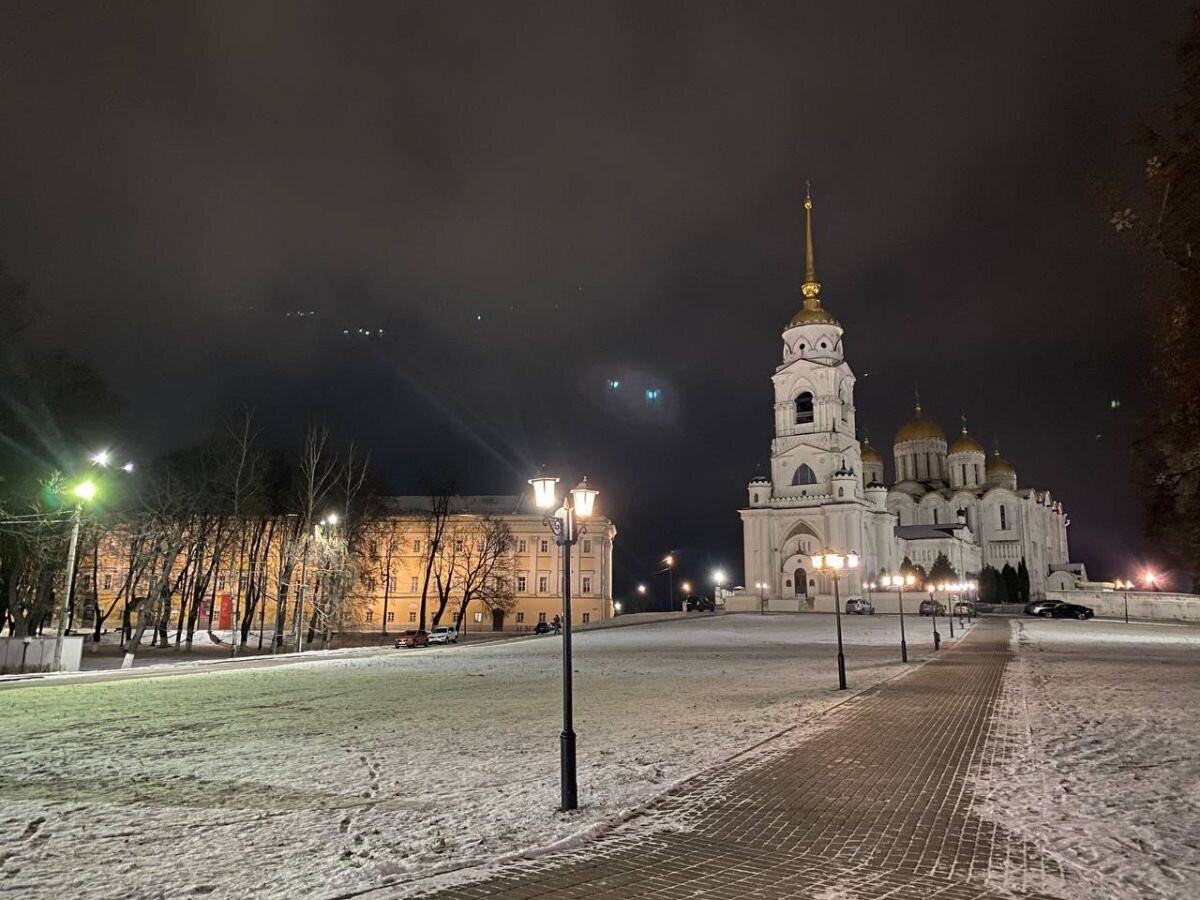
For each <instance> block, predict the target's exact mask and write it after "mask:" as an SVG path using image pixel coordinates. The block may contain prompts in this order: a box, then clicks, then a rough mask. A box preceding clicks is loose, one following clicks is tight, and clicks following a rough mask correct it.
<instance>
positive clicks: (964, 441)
mask: <svg viewBox="0 0 1200 900" xmlns="http://www.w3.org/2000/svg"><path fill="white" fill-rule="evenodd" d="M947 452H948V453H979V454H983V453H984V452H985V451H984V449H983V444H981V443H979V441H977V440H975V438H973V437H971V436H970V435H969V434H967V432H966V429H963V433H962V434H961V435H959V436H958V437H957V438H956V439H955V441H954V443H953V444H951V445H950V449H949V450H948V451H947Z"/></svg>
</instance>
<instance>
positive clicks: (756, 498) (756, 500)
mask: <svg viewBox="0 0 1200 900" xmlns="http://www.w3.org/2000/svg"><path fill="white" fill-rule="evenodd" d="M754 502H755V503H757V502H758V494H755V495H754Z"/></svg>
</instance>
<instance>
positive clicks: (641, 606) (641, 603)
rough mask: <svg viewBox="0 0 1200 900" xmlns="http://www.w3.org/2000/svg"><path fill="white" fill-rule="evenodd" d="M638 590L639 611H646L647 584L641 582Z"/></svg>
mask: <svg viewBox="0 0 1200 900" xmlns="http://www.w3.org/2000/svg"><path fill="white" fill-rule="evenodd" d="M637 592H638V608H637V611H638V612H645V611H646V610H645V600H646V586H645V585H644V584H639V585H638V586H637Z"/></svg>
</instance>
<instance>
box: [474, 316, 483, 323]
mask: <svg viewBox="0 0 1200 900" xmlns="http://www.w3.org/2000/svg"><path fill="white" fill-rule="evenodd" d="M475 321H476V322H482V321H483V316H476V317H475Z"/></svg>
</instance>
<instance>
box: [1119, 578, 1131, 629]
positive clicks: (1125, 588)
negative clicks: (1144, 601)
mask: <svg viewBox="0 0 1200 900" xmlns="http://www.w3.org/2000/svg"><path fill="white" fill-rule="evenodd" d="M1117 587H1119V588H1121V589H1122V590H1123V591H1124V592H1125V624H1126V625H1128V624H1129V589H1130V588H1132V587H1134V583H1133V582H1132V581H1130V580H1129V579H1128V578H1126V579H1125V582H1124V583H1122V582H1121V579H1119V578H1118V579H1117Z"/></svg>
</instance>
